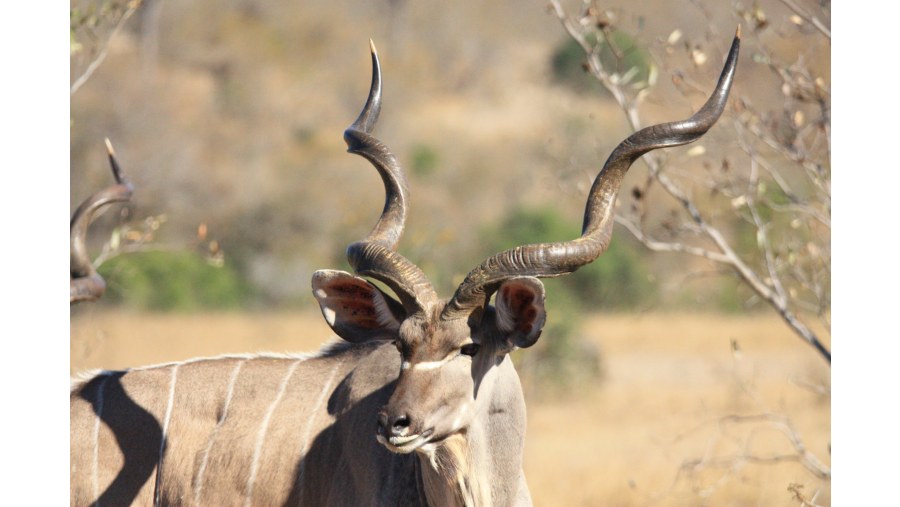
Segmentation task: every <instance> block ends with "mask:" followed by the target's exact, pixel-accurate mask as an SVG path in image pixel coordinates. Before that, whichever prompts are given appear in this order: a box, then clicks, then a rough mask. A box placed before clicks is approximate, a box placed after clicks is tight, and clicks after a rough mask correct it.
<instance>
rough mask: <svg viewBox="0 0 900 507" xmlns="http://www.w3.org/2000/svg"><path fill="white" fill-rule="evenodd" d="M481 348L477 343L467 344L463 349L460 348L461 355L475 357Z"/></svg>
mask: <svg viewBox="0 0 900 507" xmlns="http://www.w3.org/2000/svg"><path fill="white" fill-rule="evenodd" d="M480 348H481V345H479V344H477V343H467V344H465V345H463V346H462V347H460V349H459V353H460V354H462V355H464V356H469V357H471V356H474V355H475V354H477V353H478V349H480Z"/></svg>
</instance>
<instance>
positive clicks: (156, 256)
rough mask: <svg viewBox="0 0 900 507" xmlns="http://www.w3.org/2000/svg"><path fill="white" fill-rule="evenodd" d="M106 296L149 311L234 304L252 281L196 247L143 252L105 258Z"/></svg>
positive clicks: (246, 292)
mask: <svg viewBox="0 0 900 507" xmlns="http://www.w3.org/2000/svg"><path fill="white" fill-rule="evenodd" d="M99 271H100V274H101V276H103V277H104V278H105V279H106V284H107V291H106V294H104V296H103V299H104V301H107V302H110V303H113V304H123V305H126V306H130V307H133V308H136V309H143V310H166V311H168V310H175V311H192V310H207V309H228V308H235V307H238V306H240V305H241V303H243V302H244V301H245V300H247V299H248V296H249V294H248V285H247V284H246V283H244V282H243V281H242V280H241V279H240V278H239V277H238V275H237V274H236V273H235V272H234V271H233V270H232V269H231V268H230V267H229V266H228V265H225V266H222V267H216V266H213V265H211V264H209V263H208V262H206V260H205V259H204V258H203V257H202V256H200V255H198V254H196V253H193V252H160V251H151V252H139V253H134V254H128V255H121V256H119V257H115V258H113V259H110V260H109V261H107V262H105V263H104V264H103V265H102V266H101V267H100V270H99Z"/></svg>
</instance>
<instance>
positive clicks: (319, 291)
mask: <svg viewBox="0 0 900 507" xmlns="http://www.w3.org/2000/svg"><path fill="white" fill-rule="evenodd" d="M312 290H313V296H315V298H316V300H317V301H318V302H319V308H320V309H321V310H322V316H323V317H325V321H326V322H328V325H329V326H331V329H332V330H334V332H335V333H337V335H338V336H340V337H341V338H343V339H344V340H347V341H348V342H353V343H361V342H365V341H368V340H372V339H378V340H393V339H394V338H396V336H397V331H398V330H399V329H400V323H401V322H402V321H403V319H404V318H405V314H404V312H403V306H402V305H401V304H400V303H399V302H397V301H396V300H395V299H394V298H392V297H390V296H388V295H387V294H385V293H384V292H382V291H381V290H380V289H378V287H376V286H375V285H373V284H371V283H370V282H368V281H367V280H365V279H363V278H360V277H358V276H353V275H351V274H350V273H347V272H345V271H334V270H329V269H323V270H319V271H316V272H315V273H313V277H312Z"/></svg>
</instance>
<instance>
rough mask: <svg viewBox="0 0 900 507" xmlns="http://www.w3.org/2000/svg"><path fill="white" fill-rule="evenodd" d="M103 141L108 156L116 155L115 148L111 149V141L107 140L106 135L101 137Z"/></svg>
mask: <svg viewBox="0 0 900 507" xmlns="http://www.w3.org/2000/svg"><path fill="white" fill-rule="evenodd" d="M103 141H104V142H105V143H106V152H107V153H109V156H110V157H115V156H116V150H114V149H113V145H112V143H111V142H110V141H109V138H108V137H105V138H103Z"/></svg>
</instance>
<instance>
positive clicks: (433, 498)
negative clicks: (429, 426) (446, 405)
mask: <svg viewBox="0 0 900 507" xmlns="http://www.w3.org/2000/svg"><path fill="white" fill-rule="evenodd" d="M471 437H475V435H473V434H472V432H469V433H467V434H466V435H453V436H451V437H450V438H448V439H447V440H445V441H444V442H443V444H442V445H441V446H440V447H438V448H437V449H436V450H434V451H433V452H430V453H428V454H427V455H426V454H420V455H419V467H418V468H419V471H420V473H421V476H422V483H423V485H424V486H425V497H426V498H427V500H428V505H442V506H443V505H446V506H454V507H490V506H491V490H490V487H489V485H488V484H487V482H486V479H487V478H488V477H490V473H489V471H488V470H482V469H480V468H483V467H485V466H489V462H488V461H487V460H485V459H480V458H483V457H481V456H475V455H473V454H474V453H475V450H474V448H473V447H472V445H471V444H472V443H474V442H472V441H470V438H471ZM475 438H478V437H475Z"/></svg>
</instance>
